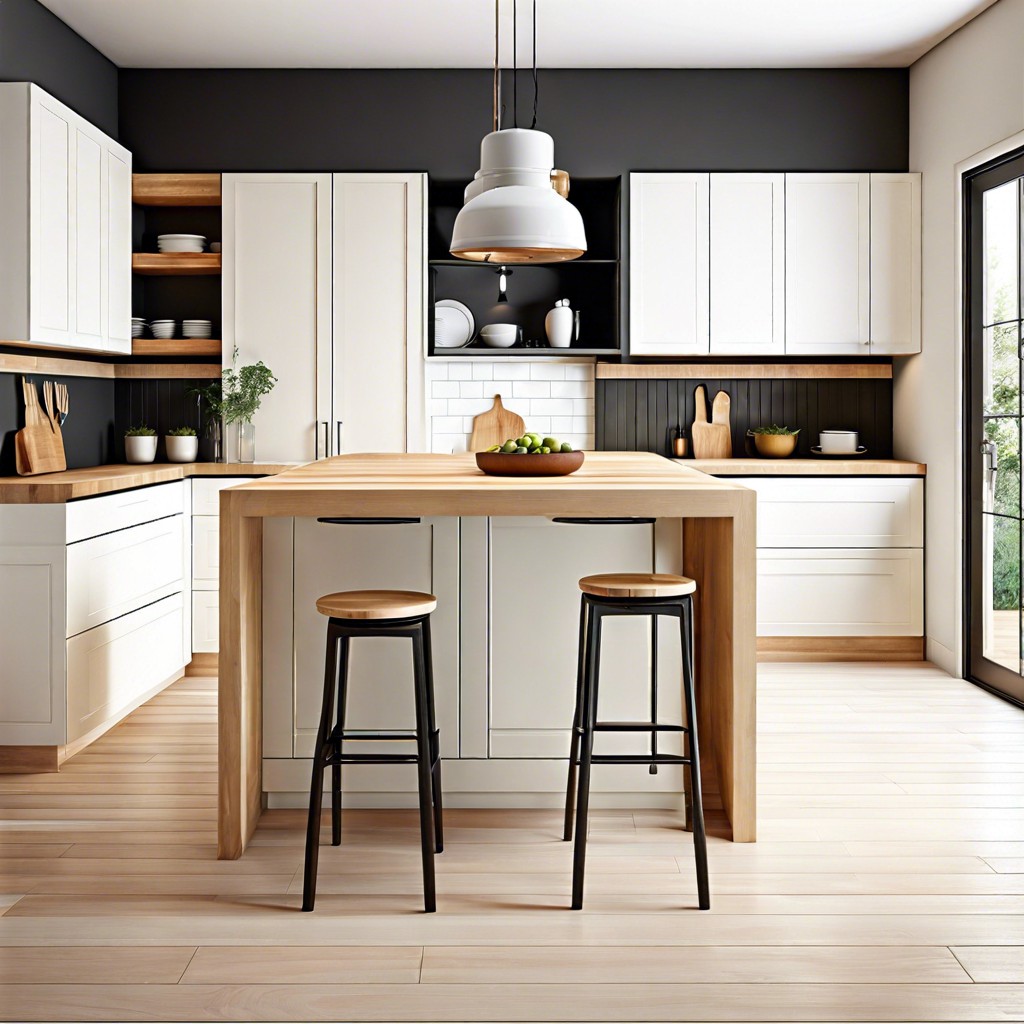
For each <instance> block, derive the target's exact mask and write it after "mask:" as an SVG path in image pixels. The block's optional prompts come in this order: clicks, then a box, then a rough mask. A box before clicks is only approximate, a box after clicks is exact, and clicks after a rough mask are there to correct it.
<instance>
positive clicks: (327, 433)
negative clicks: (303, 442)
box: [316, 420, 331, 459]
mask: <svg viewBox="0 0 1024 1024" xmlns="http://www.w3.org/2000/svg"><path fill="white" fill-rule="evenodd" d="M320 425H321V426H322V427H323V428H324V453H323V455H321V454H320V451H319V442H318V444H317V453H316V457H317V458H318V459H325V458H327V457H328V456H329V455H330V454H331V424H330V422H329V421H328V420H321V424H320Z"/></svg>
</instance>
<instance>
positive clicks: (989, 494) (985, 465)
mask: <svg viewBox="0 0 1024 1024" xmlns="http://www.w3.org/2000/svg"><path fill="white" fill-rule="evenodd" d="M981 458H982V472H984V474H985V498H986V501H985V505H986V508H987V509H988V510H989V511H991V510H992V509H993V508H994V507H995V502H996V480H997V479H998V477H999V449H998V448H997V447H996V443H995V441H982V442H981Z"/></svg>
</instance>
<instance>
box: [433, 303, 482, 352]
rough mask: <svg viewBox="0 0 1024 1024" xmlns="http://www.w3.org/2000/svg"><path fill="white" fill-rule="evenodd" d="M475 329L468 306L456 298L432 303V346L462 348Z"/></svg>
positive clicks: (474, 322)
mask: <svg viewBox="0 0 1024 1024" xmlns="http://www.w3.org/2000/svg"><path fill="white" fill-rule="evenodd" d="M475 330H476V320H475V319H474V318H473V313H472V311H471V310H470V308H469V306H467V305H466V304H465V303H462V302H459V300H458V299H439V300H438V301H437V302H435V303H434V348H463V347H464V346H465V345H468V344H469V342H470V339H471V338H472V337H473V332H474V331H475Z"/></svg>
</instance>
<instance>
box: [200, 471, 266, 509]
mask: <svg viewBox="0 0 1024 1024" xmlns="http://www.w3.org/2000/svg"><path fill="white" fill-rule="evenodd" d="M251 479H252V477H248V476H218V477H195V478H194V479H193V480H192V515H194V516H219V515H220V492H221V491H223V490H224V488H225V487H234V486H235V485H236V484H245V483H248V482H249V481H250V480H251Z"/></svg>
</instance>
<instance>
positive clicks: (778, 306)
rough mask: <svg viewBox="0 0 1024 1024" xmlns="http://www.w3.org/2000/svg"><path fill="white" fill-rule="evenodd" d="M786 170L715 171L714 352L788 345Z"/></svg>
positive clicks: (771, 350) (762, 351)
mask: <svg viewBox="0 0 1024 1024" xmlns="http://www.w3.org/2000/svg"><path fill="white" fill-rule="evenodd" d="M785 197H786V181H785V175H784V174H712V175H711V261H710V262H711V300H710V301H711V326H710V342H711V344H710V351H711V352H712V354H714V355H765V356H780V355H782V354H783V352H784V351H785V345H786V322H785V303H786V295H785V239H786V213H785Z"/></svg>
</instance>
